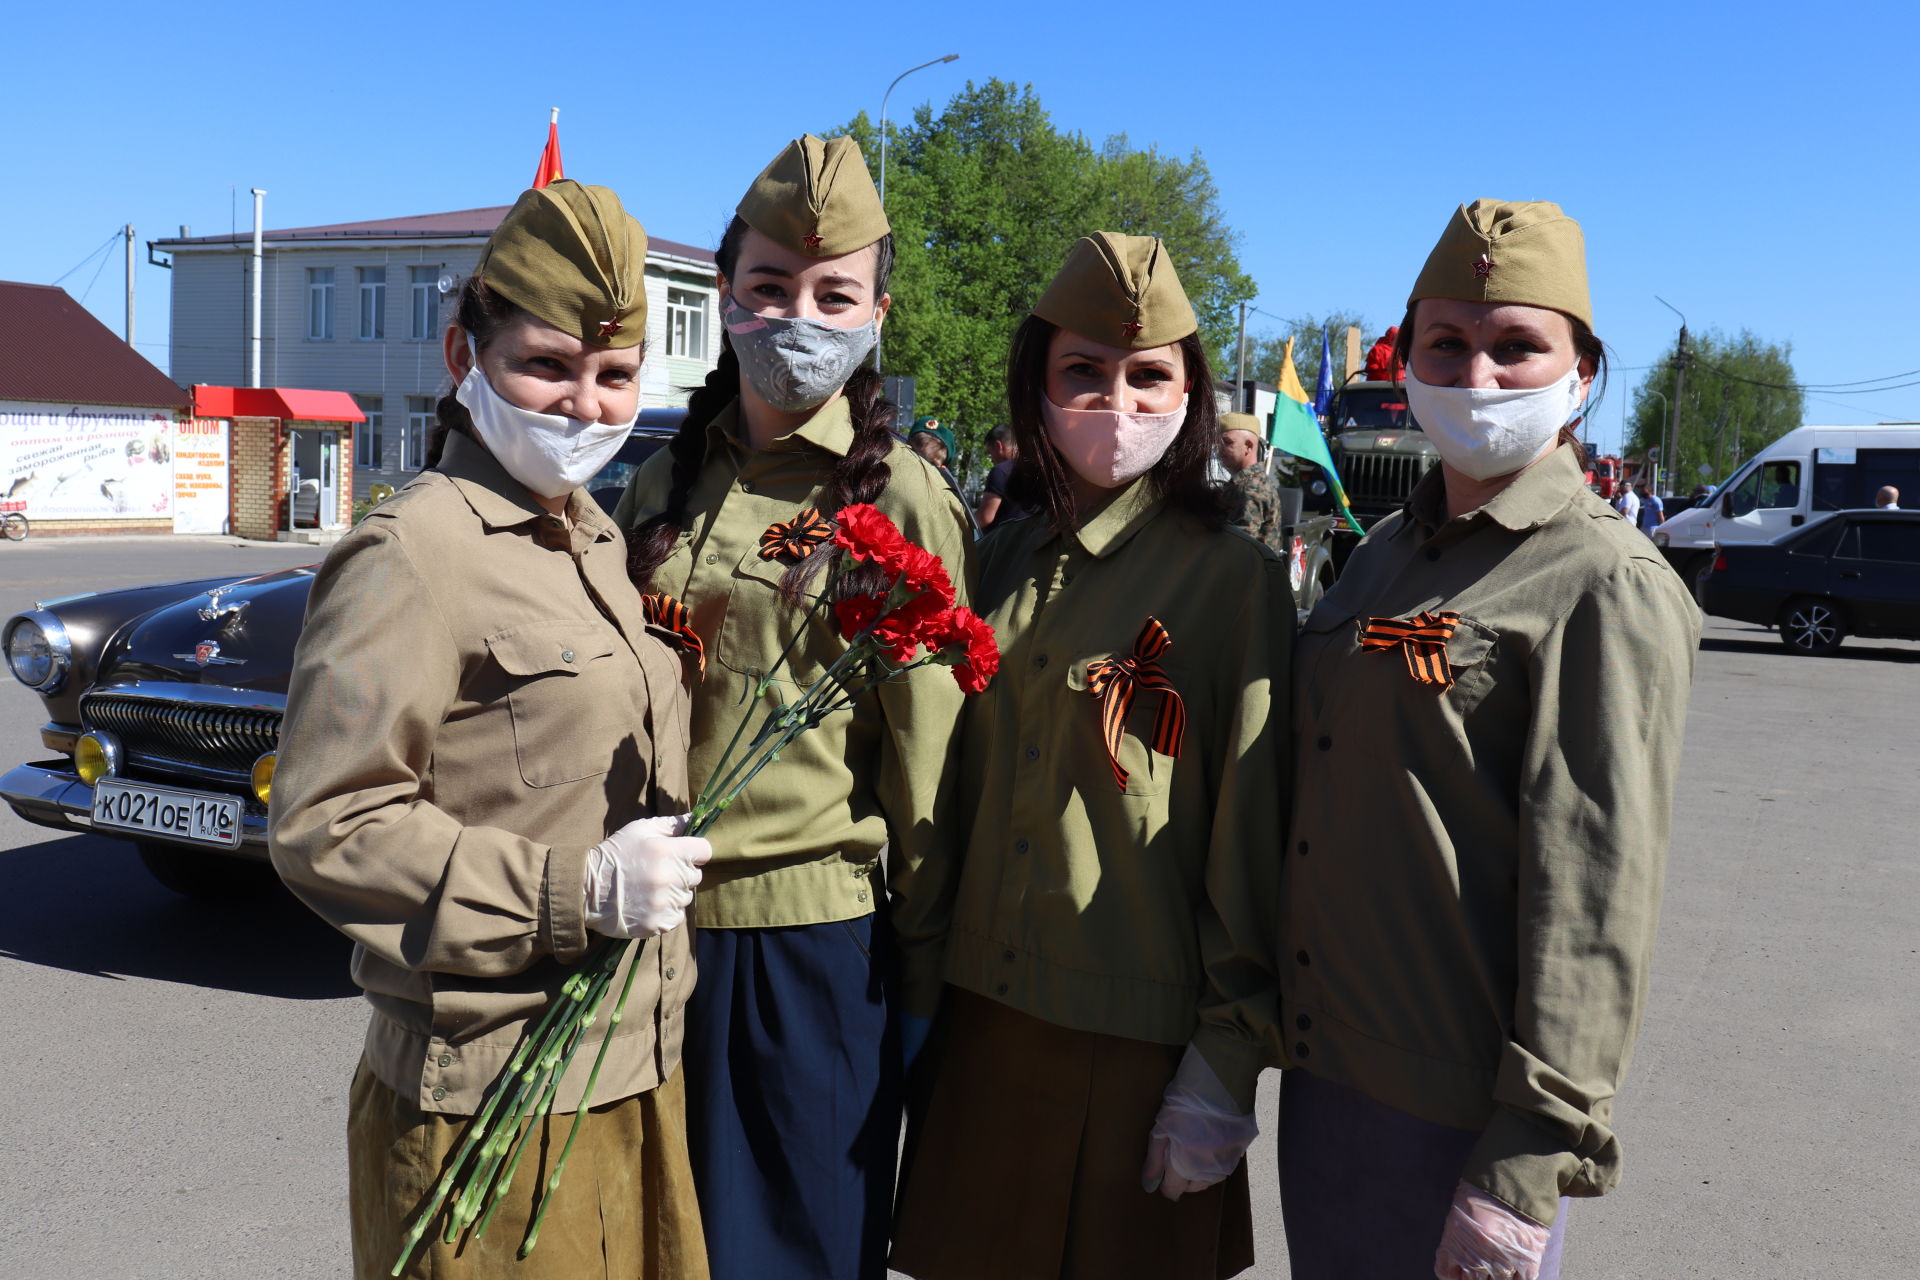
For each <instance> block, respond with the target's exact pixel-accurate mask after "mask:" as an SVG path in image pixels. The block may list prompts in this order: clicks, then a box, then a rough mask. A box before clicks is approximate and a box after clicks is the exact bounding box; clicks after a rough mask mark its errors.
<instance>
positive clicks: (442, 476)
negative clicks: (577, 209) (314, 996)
mask: <svg viewBox="0 0 1920 1280" xmlns="http://www.w3.org/2000/svg"><path fill="white" fill-rule="evenodd" d="M567 514H568V516H569V517H570V518H571V520H572V522H573V524H572V528H571V529H568V528H566V527H565V526H564V524H563V522H562V521H561V520H560V519H559V518H558V517H556V516H550V515H548V514H547V513H546V512H545V511H543V510H541V509H540V507H539V506H538V505H537V504H536V503H535V502H534V500H533V499H532V498H531V497H530V496H529V495H528V494H527V492H526V490H525V489H524V488H522V487H521V486H520V485H519V484H518V483H517V482H515V481H514V480H513V479H512V478H511V477H510V476H508V475H507V473H506V472H505V471H504V470H502V469H501V467H500V465H499V464H498V463H497V462H495V461H494V459H493V457H492V455H490V454H489V453H487V452H486V450H485V449H483V448H482V447H481V446H480V445H478V444H476V443H475V442H474V441H472V440H471V439H469V438H467V437H465V436H461V435H453V436H450V437H449V438H448V441H447V451H446V456H445V458H444V459H443V461H442V462H441V464H440V468H439V470H437V471H427V472H423V473H422V474H421V475H420V476H419V477H417V478H416V479H415V480H414V481H412V483H410V484H408V485H407V486H406V487H405V488H404V489H402V490H401V491H400V492H399V493H398V494H396V495H395V496H394V497H392V498H390V499H388V500H387V501H386V502H384V503H382V504H381V505H380V506H379V507H377V508H375V509H374V510H373V511H372V512H371V513H370V514H369V515H368V516H367V518H366V519H365V520H363V521H361V523H360V524H359V525H358V526H357V527H356V528H355V529H354V530H353V531H352V532H351V533H349V534H348V535H347V536H346V537H345V538H343V539H342V540H341V541H340V543H339V544H338V545H337V546H335V547H334V549H333V551H332V553H331V554H329V555H328V557H327V561H326V563H325V564H324V565H323V566H322V567H321V568H320V570H319V573H318V574H317V576H316V577H315V580H314V584H313V594H312V596H311V598H310V599H309V601H308V604H307V619H306V624H305V627H304V629H303V630H302V632H301V635H300V643H299V647H298V648H297V650H296V651H295V655H294V671H293V681H292V686H291V688H290V690H289V692H288V698H287V713H286V721H285V724H284V727H283V728H282V731H281V735H280V757H279V768H278V772H277V773H276V774H275V777H274V784H273V805H272V840H271V852H272V857H273V864H274V867H275V868H276V869H277V870H278V871H279V872H280V875H281V877H282V878H283V879H284V880H285V881H286V882H287V884H288V886H289V887H290V888H291V889H292V890H293V891H294V892H295V893H296V894H298V895H299V896H300V897H301V899H303V900H304V901H305V902H306V903H307V905H308V906H310V907H312V908H313V909H314V910H315V911H317V912H319V913H320V915H321V916H323V917H325V918H326V919H327V920H328V921H329V922H330V923H331V924H333V925H334V927H335V928H337V929H339V930H340V931H341V932H343V933H345V934H346V935H347V936H348V937H350V938H352V939H353V941H354V949H353V975H354V979H355V980H356V981H357V982H358V983H359V984H360V986H361V988H362V989H363V990H364V991H365V992H366V995H367V999H368V1001H369V1002H370V1003H371V1004H372V1005H373V1020H372V1024H371V1026H370V1027H369V1029H368V1032H367V1044H366V1056H367V1062H368V1064H369V1066H370V1067H371V1068H372V1070H373V1072H374V1073H375V1074H376V1075H377V1076H379V1077H380V1079H381V1080H382V1081H384V1082H385V1083H386V1084H387V1085H388V1086H389V1087H390V1088H392V1089H393V1090H394V1091H395V1092H396V1093H398V1094H400V1095H401V1096H402V1097H404V1098H409V1099H411V1100H413V1101H415V1102H416V1103H418V1105H419V1106H420V1107H421V1109H422V1110H425V1111H439V1112H448V1113H453V1114H471V1113H473V1112H474V1111H475V1110H476V1109H477V1106H478V1104H479V1102H480V1100H481V1097H482V1095H483V1094H484V1092H485V1090H486V1087H487V1085H488V1084H489V1083H490V1082H491V1081H492V1080H493V1078H494V1076H495V1075H496V1074H497V1073H498V1071H499V1069H500V1067H501V1064H502V1063H504V1062H505V1061H506V1058H507V1056H508V1055H509V1054H510V1053H511V1052H512V1050H513V1046H514V1045H515V1043H517V1041H518V1040H519V1037H520V1033H521V1031H522V1029H523V1027H524V1024H525V1022H526V1020H527V1019H528V1018H529V1017H530V1016H533V1015H536V1014H538V1013H540V1012H541V1011H543V1010H544V1009H545V1008H546V1006H547V1004H548V1002H549V1001H550V1000H551V998H552V997H553V995H554V994H555V993H556V992H557V991H558V990H559V986H560V982H561V980H562V978H563V977H564V976H565V973H566V972H567V970H568V969H570V968H571V967H572V966H573V965H575V964H576V963H578V962H579V960H580V959H581V958H582V956H583V955H584V954H585V953H586V951H587V948H588V944H589V942H590V941H593V940H596V939H597V936H598V935H594V934H590V933H589V932H588V931H587V929H586V926H585V924H584V923H583V921H582V915H583V912H584V910H585V881H586V858H587V850H588V849H589V848H590V847H591V846H592V845H594V844H596V843H598V842H599V841H600V840H601V839H603V838H604V837H605V836H606V835H607V834H608V833H609V832H611V831H613V830H614V829H616V828H618V827H620V826H623V825H624V824H626V823H628V822H630V821H632V820H634V819H636V818H643V817H647V816H650V815H656V814H672V813H681V812H684V811H685V810H686V809H687V807H688V796H687V783H686V765H685V751H686V705H685V697H684V695H683V694H682V692H681V687H680V672H679V665H680V660H679V658H678V656H677V655H675V654H674V653H673V652H672V651H671V650H669V649H668V648H667V647H666V646H665V645H664V644H662V643H661V642H660V641H659V640H657V639H655V638H653V637H652V636H650V635H649V633H648V631H647V628H646V626H645V624H644V622H643V621H642V618H641V610H640V597H639V595H638V593H637V592H635V591H634V589H633V587H632V585H631V584H630V583H629V581H628V579H627V574H626V548H625V544H624V542H623V541H622V539H621V537H620V534H619V532H618V530H616V529H615V528H614V526H613V523H612V522H611V521H610V520H608V519H607V518H606V516H604V515H603V514H602V513H601V511H600V509H599V508H598V507H596V506H595V505H594V503H593V502H592V500H591V499H589V498H588V497H587V496H586V494H585V492H584V491H577V492H575V493H574V495H573V496H572V497H571V498H570V499H569V500H568V508H567ZM627 963H628V964H630V965H634V966H637V967H638V969H639V971H640V974H639V978H638V979H637V981H636V983H635V986H634V989H633V994H632V996H631V998H630V999H629V1001H628V1005H627V1011H626V1016H625V1018H624V1020H623V1021H622V1022H621V1024H620V1026H619V1028H618V1030H617V1031H616V1032H615V1035H614V1043H613V1047H612V1048H611V1049H609V1051H608V1054H607V1059H606V1064H605V1066H604V1067H603V1069H602V1070H601V1073H600V1079H599V1081H598V1083H597V1084H596V1086H595V1090H594V1101H595V1102H612V1101H616V1100H618V1099H620V1098H625V1097H629V1096H631V1095H633V1094H635V1093H639V1092H642V1091H644V1090H647V1089H651V1088H653V1087H654V1086H655V1085H657V1084H659V1083H660V1082H661V1081H662V1080H664V1079H666V1078H667V1077H668V1076H669V1075H670V1074H671V1073H672V1071H673V1069H674V1067H675V1065H676V1064H677V1063H678V1061H679V1057H680V1040H681V1035H680V1022H681V1018H680V1010H681V1006H682V1005H683V1004H684V1003H685V1002H686V997H687V994H688V991H689V990H690V988H691V986H692V983H693V960H692V956H691V953H690V950H689V946H688V939H687V931H686V930H685V929H677V930H675V931H673V932H672V933H670V934H667V935H665V936H663V937H661V938H656V939H653V940H651V941H648V942H647V943H645V944H644V945H636V946H634V947H632V948H630V950H629V954H628V961H627ZM623 974H624V971H623ZM621 980H622V979H621V978H616V980H615V985H616V987H617V986H618V985H619V982H620V981H621ZM608 1025H609V1024H608V1023H607V1021H606V1020H605V1019H604V1018H603V1019H602V1020H601V1022H600V1023H599V1025H597V1026H596V1027H594V1028H593V1029H592V1030H591V1031H589V1032H588V1034H587V1043H586V1045H585V1046H584V1047H583V1049H582V1051H581V1052H582V1055H583V1058H582V1063H581V1065H579V1066H576V1067H575V1068H574V1069H573V1070H571V1071H569V1072H568V1074H567V1076H566V1078H565V1080H564V1081H563V1082H562V1087H561V1090H560V1092H559V1094H558V1096H557V1104H558V1109H559V1110H562V1111H570V1110H573V1109H575V1108H576V1107H577V1106H578V1105H579V1098H580V1091H581V1088H582V1086H583V1085H584V1083H585V1080H586V1076H587V1071H586V1069H585V1068H586V1065H587V1064H590V1063H591V1062H592V1059H593V1056H594V1054H595V1053H596V1052H597V1051H598V1047H599V1042H600V1039H601V1037H602V1036H603V1035H604V1034H605V1033H606V1031H607V1028H608Z"/></svg>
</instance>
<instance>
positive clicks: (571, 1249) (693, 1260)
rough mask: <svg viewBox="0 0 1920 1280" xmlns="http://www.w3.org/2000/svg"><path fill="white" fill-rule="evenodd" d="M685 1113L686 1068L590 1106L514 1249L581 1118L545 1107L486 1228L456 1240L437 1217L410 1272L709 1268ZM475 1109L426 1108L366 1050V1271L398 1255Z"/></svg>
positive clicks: (352, 1177) (353, 1129)
mask: <svg viewBox="0 0 1920 1280" xmlns="http://www.w3.org/2000/svg"><path fill="white" fill-rule="evenodd" d="M686 1113H687V1090H686V1078H685V1076H684V1075H683V1074H682V1073H680V1072H678V1071H676V1072H674V1074H673V1077H672V1078H671V1079H670V1080H668V1081H667V1083H665V1084H664V1085H662V1086H660V1087H659V1088H658V1089H653V1090H650V1091H649V1092H646V1093H642V1094H638V1095H636V1096H634V1097H631V1098H625V1099H623V1100H621V1101H619V1102H614V1103H609V1104H608V1105H606V1106H603V1107H594V1108H592V1109H591V1110H589V1111H588V1112H587V1119H586V1122H585V1123H584V1124H582V1125H581V1126H580V1137H579V1140H578V1141H576V1142H575V1143H574V1144H573V1154H572V1155H571V1156H569V1157H568V1158H567V1171H566V1174H565V1176H564V1177H562V1178H561V1180H560V1190H559V1191H558V1193H557V1198H556V1199H555V1200H554V1202H553V1207H552V1208H551V1209H550V1210H548V1211H547V1217H546V1221H544V1222H542V1223H541V1224H540V1240H539V1243H538V1244H537V1245H536V1246H535V1248H534V1250H533V1252H532V1254H530V1255H529V1256H528V1257H527V1258H526V1259H525V1260H522V1259H520V1258H519V1257H518V1256H516V1255H517V1254H518V1253H519V1250H520V1242H521V1240H522V1239H523V1238H524V1237H525V1236H526V1230H527V1224H528V1223H529V1222H531V1221H532V1220H533V1213H534V1210H535V1199H534V1197H535V1193H536V1191H537V1190H539V1189H540V1188H542V1187H544V1185H545V1183H546V1179H547V1177H548V1175H549V1174H550V1173H551V1172H552V1168H553V1162H554V1160H556V1159H557V1158H558V1157H559V1154H560V1149H561V1147H563V1146H564V1145H566V1141H567V1132H568V1130H570V1129H571V1128H572V1127H573V1116H572V1115H564V1116H551V1117H549V1118H548V1119H547V1120H545V1121H543V1122H542V1124H541V1130H540V1133H539V1135H538V1136H537V1137H536V1138H535V1139H534V1140H533V1145H532V1146H531V1147H529V1148H528V1151H527V1155H526V1159H525V1160H523V1161H522V1162H521V1164H520V1169H519V1172H518V1173H516V1174H515V1175H514V1179H513V1184H512V1186H511V1187H510V1188H509V1190H508V1192H507V1199H506V1202H505V1203H503V1204H502V1205H501V1206H500V1211H499V1212H498V1213H497V1214H496V1215H495V1216H494V1219H493V1222H492V1223H491V1224H490V1225H489V1226H488V1227H487V1232H486V1234H485V1235H484V1236H481V1237H480V1238H479V1239H477V1240H475V1239H472V1238H467V1239H464V1240H462V1241H460V1242H459V1243H457V1244H451V1245H450V1244H445V1243H443V1242H442V1240H441V1234H442V1233H441V1232H440V1231H429V1232H428V1234H427V1237H426V1239H424V1240H422V1241H421V1243H420V1245H419V1246H418V1247H417V1248H416V1249H415V1250H414V1253H413V1257H412V1259H411V1261H410V1262H409V1264H408V1267H407V1270H406V1272H405V1273H404V1274H405V1275H407V1276H408V1277H413V1278H414V1280H495V1277H512V1280H548V1278H551V1280H599V1278H600V1277H605V1278H606V1280H616V1278H617V1280H641V1278H642V1277H644V1278H645V1280H686V1278H692V1280H705V1277H706V1275H707V1246H706V1238H705V1237H704V1236H703V1235H702V1234H701V1231H700V1210H699V1207H698V1205H697V1204H696V1202H695V1200H694V1195H693V1175H692V1173H691V1171H690V1170H689V1169H688V1166H687V1121H686ZM467 1120H468V1117H466V1116H449V1115H439V1114H434V1113H428V1112H423V1111H421V1110H420V1108H419V1107H417V1106H415V1105H414V1104H413V1103H412V1102H410V1101H409V1100H407V1099H404V1098H402V1097H400V1095H398V1094H397V1093H395V1092H394V1091H393V1090H392V1089H389V1088H388V1087H387V1086H386V1085H385V1084H383V1083H381V1081H380V1080H379V1078H378V1077H376V1076H375V1075H374V1074H373V1072H371V1071H369V1070H368V1069H367V1065H366V1063H365V1062H364V1061H363V1062H362V1063H361V1064H360V1070H359V1072H358V1073H356V1074H355V1076H354V1078H353V1093H352V1097H351V1101H350V1103H349V1108H348V1113H347V1165H348V1173H349V1178H348V1195H349V1199H350V1201H351V1203H352V1210H353V1273H354V1275H355V1276H356V1277H357V1278H358V1280H381V1278H383V1277H385V1276H386V1275H387V1273H388V1271H389V1270H390V1269H391V1268H392V1266H393V1264H394V1260H395V1259H396V1258H398V1257H399V1255H400V1243H401V1241H403V1240H404V1239H406V1234H407V1228H408V1226H409V1225H411V1223H412V1221H413V1216H414V1214H415V1213H416V1212H417V1211H418V1210H419V1209H420V1207H421V1205H422V1204H424V1203H425V1202H426V1199H427V1197H428V1196H429V1195H430V1194H431V1193H432V1190H433V1186H434V1183H435V1182H436V1181H437V1180H438V1179H439V1177H440V1175H441V1172H442V1171H443V1170H444V1168H445V1166H446V1163H447V1161H448V1159H449V1158H450V1157H451V1156H452V1154H453V1152H454V1150H455V1149H456V1148H457V1147H458V1146H459V1144H460V1141H461V1139H462V1138H463V1137H464V1136H465V1130H466V1124H467ZM443 1222H444V1219H443Z"/></svg>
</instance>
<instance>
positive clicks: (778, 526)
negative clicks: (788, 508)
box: [760, 507, 833, 561]
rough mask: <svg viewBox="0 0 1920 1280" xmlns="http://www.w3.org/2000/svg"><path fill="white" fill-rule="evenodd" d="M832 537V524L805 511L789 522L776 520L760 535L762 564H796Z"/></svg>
mask: <svg viewBox="0 0 1920 1280" xmlns="http://www.w3.org/2000/svg"><path fill="white" fill-rule="evenodd" d="M832 536H833V521H831V520H829V519H827V518H826V517H825V516H823V515H821V514H820V511H819V509H818V508H817V507H807V508H805V509H803V510H802V511H801V512H800V514H799V515H797V516H795V517H794V518H793V519H792V520H791V521H784V520H776V521H774V522H773V523H772V524H770V525H768V526H767V531H766V532H765V533H763V534H761V535H760V558H761V559H762V560H787V561H799V560H804V559H806V558H807V554H808V553H809V552H811V551H812V550H813V549H814V548H815V547H817V546H819V545H820V544H821V543H823V542H825V541H826V540H827V539H828V538H831V537H832Z"/></svg>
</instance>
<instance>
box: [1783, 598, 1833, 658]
mask: <svg viewBox="0 0 1920 1280" xmlns="http://www.w3.org/2000/svg"><path fill="white" fill-rule="evenodd" d="M1846 638H1847V619H1846V615H1845V614H1843V613H1841V612H1840V606H1839V605H1837V604H1835V603H1834V602H1833V601H1831V600H1821V599H1818V598H1816V597H1814V596H1795V597H1794V598H1793V599H1791V600H1789V601H1787V607H1786V608H1784V609H1782V610H1781V611H1780V640H1781V643H1783V644H1785V645H1786V646H1787V648H1789V649H1791V650H1793V651H1794V652H1795V653H1810V654H1814V655H1822V654H1829V653H1832V652H1833V651H1834V650H1835V649H1838V648H1839V647H1840V642H1841V641H1842V640H1845V639H1846Z"/></svg>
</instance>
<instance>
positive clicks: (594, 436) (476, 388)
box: [453, 335, 640, 498]
mask: <svg viewBox="0 0 1920 1280" xmlns="http://www.w3.org/2000/svg"><path fill="white" fill-rule="evenodd" d="M467 352H468V354H469V355H471V356H472V357H473V367H472V368H471V369H469V370H467V376H466V377H464V378H462V379H461V380H460V387H459V389H458V390H456V391H455V392H454V393H453V398H454V399H456V400H458V401H459V402H460V403H461V404H463V405H465V406H466V407H467V416H469V417H471V418H472V419H473V429H474V430H475V431H476V432H478V433H479V435H480V442H481V443H482V444H484V445H486V446H487V452H489V453H491V454H492V455H493V456H494V458H495V459H496V460H497V461H498V462H499V463H500V465H501V466H503V467H505V468H506V469H507V474H508V475H510V476H512V477H513V478H514V479H515V480H518V481H519V482H520V483H521V484H523V485H525V486H527V489H528V491H529V492H532V493H535V494H537V495H539V496H540V497H542V498H559V497H564V496H565V495H567V494H569V493H572V492H573V491H574V490H575V489H578V488H579V487H580V486H581V485H582V484H585V483H586V482H587V480H588V479H590V478H591V477H592V476H593V474H594V472H596V471H598V470H600V468H602V467H604V466H606V465H607V463H609V462H611V461H613V455H614V454H616V453H618V452H620V446H621V445H622V444H624V443H626V439H627V437H628V436H629V435H630V434H632V432H633V424H634V423H636V422H638V421H639V420H640V404H639V400H638V399H637V398H636V399H635V401H634V406H633V417H631V418H628V419H627V420H626V421H625V422H615V423H606V422H581V421H580V420H579V419H577V418H569V417H567V416H566V415H565V414H560V413H535V412H534V411H533V410H531V409H522V408H521V407H520V406H519V405H517V404H514V403H512V402H511V401H509V400H508V399H507V398H506V397H504V396H502V395H501V394H500V393H499V392H498V391H495V390H494V389H493V384H492V383H491V382H489V381H487V375H486V374H485V373H484V372H482V371H481V369H480V353H479V352H478V350H476V349H475V347H474V344H473V338H472V336H471V335H469V336H468V338H467Z"/></svg>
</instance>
